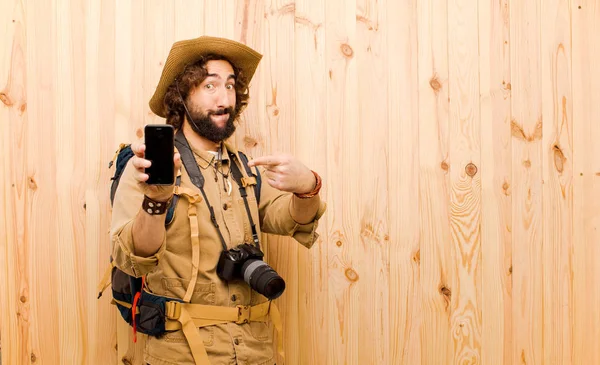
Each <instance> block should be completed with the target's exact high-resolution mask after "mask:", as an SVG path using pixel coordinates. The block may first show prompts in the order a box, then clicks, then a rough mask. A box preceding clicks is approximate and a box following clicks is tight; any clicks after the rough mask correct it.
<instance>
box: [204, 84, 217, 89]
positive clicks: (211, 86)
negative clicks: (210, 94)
mask: <svg viewBox="0 0 600 365" xmlns="http://www.w3.org/2000/svg"><path fill="white" fill-rule="evenodd" d="M205 87H206V88H207V89H212V88H214V87H215V85H213V84H206V86H205Z"/></svg>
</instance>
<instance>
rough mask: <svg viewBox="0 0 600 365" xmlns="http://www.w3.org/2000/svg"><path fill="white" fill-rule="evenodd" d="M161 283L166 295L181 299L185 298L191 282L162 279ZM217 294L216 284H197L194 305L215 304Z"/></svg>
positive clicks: (180, 279) (179, 279)
mask: <svg viewBox="0 0 600 365" xmlns="http://www.w3.org/2000/svg"><path fill="white" fill-rule="evenodd" d="M161 283H162V287H163V290H164V291H165V293H166V295H169V296H171V297H173V298H180V299H181V298H183V297H184V296H185V292H186V291H187V287H188V285H189V283H190V281H189V280H188V279H182V278H162V279H161ZM215 292H216V285H215V283H212V282H210V283H202V282H196V287H195V288H194V294H193V295H192V303H197V304H215Z"/></svg>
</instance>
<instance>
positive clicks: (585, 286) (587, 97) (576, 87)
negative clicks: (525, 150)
mask: <svg viewBox="0 0 600 365" xmlns="http://www.w3.org/2000/svg"><path fill="white" fill-rule="evenodd" d="M571 12H572V22H571V25H572V49H573V51H572V68H571V69H572V93H573V103H572V106H573V119H572V120H573V132H572V133H573V173H574V177H573V332H572V336H573V339H572V343H573V346H574V347H573V363H574V364H598V363H600V348H599V347H597V346H596V342H597V339H598V338H600V312H599V311H598V308H599V307H600V292H599V291H598V289H597V288H599V287H600V268H599V267H598V264H597V262H598V257H599V255H600V247H599V245H598V242H600V174H599V172H600V146H599V145H598V140H599V139H600V124H598V118H597V116H598V115H599V113H600V104H599V103H598V100H600V86H599V85H598V83H597V82H594V80H596V79H597V77H598V76H599V71H598V68H597V67H596V66H595V61H594V60H596V59H598V57H600V38H598V37H597V36H596V35H597V34H598V32H600V26H599V24H600V23H599V20H600V1H598V0H595V1H573V2H572V3H571Z"/></svg>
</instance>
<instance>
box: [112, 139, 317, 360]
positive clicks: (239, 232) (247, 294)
mask: <svg viewBox="0 0 600 365" xmlns="http://www.w3.org/2000/svg"><path fill="white" fill-rule="evenodd" d="M225 148H226V149H229V150H231V151H232V152H234V153H236V152H237V151H235V149H233V148H231V147H230V146H228V145H225ZM193 150H194V155H195V157H196V162H197V163H198V165H199V167H200V171H201V172H202V175H203V176H204V180H205V183H204V190H205V192H206V195H207V198H208V200H209V202H210V204H211V205H212V206H213V209H214V210H215V215H216V219H217V221H218V224H219V227H220V229H221V233H222V235H223V237H224V239H225V242H226V244H227V246H228V248H231V247H234V246H237V245H238V244H240V243H243V242H247V243H251V242H252V232H251V229H250V224H249V220H248V216H247V214H246V208H245V205H244V201H243V199H242V198H241V196H240V192H239V187H238V185H237V184H236V183H235V181H234V179H233V177H232V176H231V173H230V174H229V177H228V178H229V180H230V181H231V184H232V189H231V195H228V193H227V192H226V191H225V189H224V185H223V178H224V177H223V175H222V174H220V173H216V172H215V168H214V166H215V163H214V160H213V159H214V155H213V154H211V153H209V152H206V151H199V150H195V149H193ZM238 160H239V158H238ZM210 161H213V163H212V164H210V163H209V162H210ZM229 163H230V161H229V156H228V153H227V151H223V162H222V171H223V172H225V173H227V171H228V170H229ZM134 171H135V168H134V167H133V166H132V165H131V161H129V163H128V164H127V166H126V168H125V170H124V172H123V176H122V177H121V181H120V183H119V188H118V189H117V192H116V195H115V199H114V205H113V211H112V222H111V239H112V243H113V252H112V255H113V259H114V263H115V265H116V266H117V267H118V268H119V269H121V270H122V271H124V272H125V273H127V274H129V275H132V276H135V277H140V276H143V275H147V277H146V284H147V290H148V291H150V292H152V293H154V294H156V295H162V296H167V297H172V298H173V297H174V298H179V299H181V298H183V297H184V295H185V292H186V290H187V286H188V283H189V281H190V278H191V276H192V262H191V258H192V248H191V237H190V232H191V231H190V223H189V220H188V214H187V212H188V201H187V199H185V198H184V197H181V198H180V199H179V201H178V203H177V207H176V209H175V217H174V219H173V221H172V223H171V224H170V225H169V226H167V229H166V236H165V237H164V239H163V242H162V245H161V246H160V249H159V250H158V252H157V253H156V254H154V255H153V256H150V257H140V256H136V255H135V254H134V246H133V238H132V226H133V219H134V217H135V216H136V214H137V213H138V211H139V210H140V208H141V205H142V200H143V192H142V190H141V189H140V187H139V185H138V183H137V182H136V181H135V179H134V177H133V173H134ZM240 171H242V173H243V174H244V176H247V174H246V170H245V169H244V167H243V166H240ZM262 174H263V172H261V175H262ZM215 176H216V180H217V181H215ZM262 176H263V177H262V188H261V198H260V207H257V204H256V197H255V195H254V190H253V187H252V186H249V187H247V188H246V191H247V193H248V202H249V205H250V208H251V213H252V218H253V220H254V222H255V224H256V228H257V230H258V233H259V237H262V236H261V235H260V233H261V232H263V233H272V234H278V235H285V236H291V237H293V238H294V239H295V240H296V241H298V242H299V243H301V244H302V245H304V246H306V247H308V248H310V247H311V246H312V245H313V244H314V242H315V241H316V239H317V237H318V235H317V233H316V232H315V231H316V228H317V221H318V219H319V218H320V217H321V216H322V215H323V214H324V212H325V203H324V202H320V207H319V209H318V212H317V214H316V216H315V218H314V220H313V222H311V223H309V224H298V223H296V222H295V221H294V220H293V219H292V217H291V215H290V203H291V199H292V198H293V195H292V194H290V193H285V192H281V191H279V190H276V189H274V188H273V187H271V186H270V185H269V184H268V183H267V178H266V176H264V175H262ZM181 186H182V187H184V188H188V189H192V190H193V191H194V192H197V193H200V191H199V189H198V188H197V187H196V186H194V185H193V184H192V182H191V181H190V178H189V176H188V174H187V172H186V171H185V168H183V167H182V169H181ZM197 206H198V208H197V209H198V217H197V219H198V228H199V241H200V262H199V271H198V279H197V282H196V286H195V289H194V292H193V295H192V299H191V303H199V304H209V305H217V306H229V307H235V306H237V305H255V304H259V303H262V302H265V301H266V300H267V299H266V298H265V297H264V296H262V295H260V294H258V293H257V292H256V291H254V290H252V289H251V288H250V286H249V285H248V284H246V283H245V282H244V281H243V280H240V281H235V282H229V283H228V282H225V281H223V280H221V279H220V278H219V277H218V275H217V272H216V266H217V262H218V260H219V256H220V254H221V251H222V244H221V241H220V238H219V236H218V234H217V231H216V228H215V227H214V225H213V224H212V223H211V221H210V213H209V210H208V207H207V205H206V202H205V201H204V199H202V202H201V203H199V204H198V205H197ZM259 223H260V224H259ZM261 242H262V240H261ZM261 248H262V247H261ZM284 280H285V278H284ZM199 331H200V335H201V337H202V339H203V340H204V346H205V348H206V351H207V353H208V356H209V358H210V360H211V363H212V364H253V365H254V364H270V365H272V364H273V363H274V362H275V360H274V353H273V325H272V323H271V322H270V321H269V322H250V323H247V324H242V325H238V324H235V323H225V324H219V325H213V326H209V327H202V328H200V329H199ZM144 361H146V362H148V363H150V364H152V365H160V364H173V365H174V364H179V365H181V364H194V361H193V357H192V354H191V352H190V349H189V346H188V344H187V341H186V339H185V337H184V335H183V332H182V331H181V330H178V331H175V332H169V333H167V334H166V335H165V336H164V337H162V338H160V339H157V338H155V337H152V336H148V339H147V341H146V348H145V351H144Z"/></svg>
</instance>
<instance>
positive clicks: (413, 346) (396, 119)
mask: <svg viewBox="0 0 600 365" xmlns="http://www.w3.org/2000/svg"><path fill="white" fill-rule="evenodd" d="M385 8H386V26H385V28H384V29H383V32H384V34H385V38H386V39H385V42H386V43H387V44H394V45H395V47H394V48H393V49H392V48H390V47H388V51H387V65H386V69H385V70H384V72H385V78H386V79H387V90H388V98H387V113H388V121H387V123H388V126H387V128H388V136H387V148H388V151H389V152H388V154H387V158H386V159H387V161H388V163H387V168H388V172H387V179H388V181H387V194H388V196H387V200H388V212H387V219H388V224H389V242H388V246H389V289H388V290H389V305H388V314H387V316H388V317H387V318H386V320H387V321H389V324H388V328H387V330H388V333H389V334H388V336H389V346H390V349H389V361H388V363H389V364H420V363H421V328H420V326H421V319H420V318H421V314H420V309H421V286H420V285H421V283H420V267H421V265H420V264H421V260H420V257H421V254H420V245H419V214H418V211H419V194H418V189H419V167H418V166H419V154H418V153H415V151H418V149H419V103H418V100H419V92H418V73H417V72H415V70H416V69H417V64H418V53H417V1H415V0H406V1H390V2H387V3H386V5H385ZM385 139H386V137H383V138H382V142H383V141H385Z"/></svg>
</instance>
